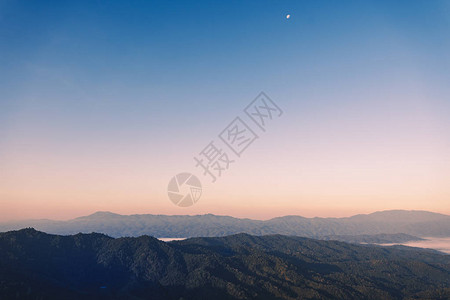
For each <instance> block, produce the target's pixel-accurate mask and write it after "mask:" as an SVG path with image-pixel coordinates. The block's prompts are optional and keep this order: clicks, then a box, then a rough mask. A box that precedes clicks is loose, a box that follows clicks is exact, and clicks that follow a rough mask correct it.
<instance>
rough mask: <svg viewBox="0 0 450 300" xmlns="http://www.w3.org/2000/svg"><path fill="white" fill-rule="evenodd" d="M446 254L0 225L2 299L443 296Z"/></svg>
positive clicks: (448, 292) (447, 292)
mask: <svg viewBox="0 0 450 300" xmlns="http://www.w3.org/2000/svg"><path fill="white" fill-rule="evenodd" d="M449 286H450V256H448V255H443V254H439V253H438V252H436V253H433V252H430V251H422V250H419V249H415V248H406V247H405V248H404V250H400V249H396V248H393V247H378V246H363V245H353V244H347V243H343V242H338V241H320V240H313V239H308V238H301V237H289V236H282V235H269V236H251V235H248V234H237V235H232V236H226V237H216V238H192V239H187V240H184V241H177V242H170V243H165V242H162V241H159V240H158V239H156V238H153V237H150V236H141V237H136V238H117V239H114V238H111V237H108V236H106V235H103V234H97V233H92V234H76V235H72V236H59V235H50V234H46V233H43V232H39V231H36V230H34V229H23V230H20V231H12V232H6V233H1V234H0V299H336V298H340V299H400V298H424V299H448V298H449V297H450V288H449Z"/></svg>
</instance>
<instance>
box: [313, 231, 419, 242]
mask: <svg viewBox="0 0 450 300" xmlns="http://www.w3.org/2000/svg"><path fill="white" fill-rule="evenodd" d="M321 239H323V240H333V241H342V242H347V243H355V244H391V243H406V242H411V241H423V240H424V239H422V238H419V237H416V236H413V235H409V234H404V233H395V234H386V233H380V234H361V235H329V236H324V237H321Z"/></svg>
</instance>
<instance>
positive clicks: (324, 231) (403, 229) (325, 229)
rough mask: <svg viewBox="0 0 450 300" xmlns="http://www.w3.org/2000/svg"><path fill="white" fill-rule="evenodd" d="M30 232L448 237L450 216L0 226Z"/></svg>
mask: <svg viewBox="0 0 450 300" xmlns="http://www.w3.org/2000/svg"><path fill="white" fill-rule="evenodd" d="M26 227H34V228H36V229H38V230H41V231H44V232H47V233H54V234H63V235H67V234H75V233H78V232H84V233H89V232H101V233H105V234H107V235H109V236H113V237H121V236H140V235H152V236H156V237H173V238H187V237H196V236H225V235H231V234H235V233H241V232H244V233H249V234H253V235H264V234H284V235H297V236H306V237H316V238H317V237H324V236H333V235H341V236H343V235H374V234H399V233H403V234H408V235H412V236H416V237H430V236H434V237H450V216H449V215H444V214H439V213H433V212H428V211H414V210H413V211H402V210H388V211H379V212H374V213H371V214H359V215H355V216H351V217H345V218H306V217H302V216H295V215H290V216H289V215H288V216H283V217H276V218H272V219H269V220H253V219H248V218H246V219H241V218H235V217H231V216H223V215H213V214H204V215H153V214H133V215H120V214H115V213H112V212H107V211H99V212H95V213H93V214H90V215H87V216H82V217H78V218H75V219H70V220H67V221H53V220H28V221H26V220H25V221H16V222H6V223H0V231H8V230H17V229H21V228H26Z"/></svg>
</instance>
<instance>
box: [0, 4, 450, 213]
mask: <svg viewBox="0 0 450 300" xmlns="http://www.w3.org/2000/svg"><path fill="white" fill-rule="evenodd" d="M287 14H290V16H291V17H290V18H289V19H287V18H286V15H287ZM449 36H450V2H448V1H395V3H392V1H195V2H194V1H108V2H106V1H105V2H101V1H12V0H6V1H5V0H0V221H7V220H16V219H28V218H50V219H69V218H74V217H78V216H81V215H87V214H91V213H93V212H95V211H112V212H116V213H121V214H147V213H148V214H177V215H178V214H189V215H193V214H204V213H213V214H220V215H232V216H236V217H248V218H254V219H268V218H271V217H276V216H281V215H302V216H307V217H314V216H321V217H330V216H333V217H342V216H350V215H353V214H358V213H370V212H373V211H378V210H387V209H417V210H429V211H434V212H440V213H445V214H450V184H449V183H450V117H449V116H450V84H449V83H450V39H449ZM261 91H264V92H265V93H266V94H267V95H268V96H269V97H270V98H271V99H272V100H273V101H274V102H275V103H276V104H277V105H278V106H279V107H280V108H281V109H282V110H283V114H282V115H281V116H280V117H276V118H274V119H273V120H271V122H270V124H268V126H267V130H266V131H265V132H262V131H261V130H260V129H259V128H257V127H255V124H254V123H252V121H251V120H250V119H248V118H247V119H246V115H245V113H244V111H243V110H244V108H245V107H246V106H247V105H248V104H249V103H250V102H251V101H252V100H253V99H255V97H256V96H257V95H258V94H259V93H260V92H261ZM238 116H239V117H241V118H242V120H243V121H245V122H246V124H248V125H249V126H252V128H253V129H254V131H255V133H256V134H257V135H258V137H259V138H258V139H256V140H255V142H254V143H252V144H251V145H250V146H249V147H248V148H247V149H246V150H245V152H244V153H243V154H242V155H241V156H240V157H233V156H232V154H233V153H232V152H230V150H229V149H227V148H226V147H227V146H226V145H224V144H220V139H219V138H218V135H219V134H220V133H221V132H222V131H223V130H224V129H225V128H226V127H227V125H228V124H229V123H230V122H231V121H232V120H233V119H234V118H235V117H238ZM258 130H259V131H258ZM211 141H214V142H216V144H217V145H218V146H220V147H221V149H222V150H223V151H224V152H228V154H229V155H230V157H232V158H233V159H235V162H234V163H232V164H230V166H229V169H228V170H225V171H224V172H223V173H222V174H221V176H220V178H218V179H217V181H216V182H214V183H213V182H211V179H210V177H208V176H205V175H204V174H203V172H202V169H201V168H199V167H196V165H195V161H194V157H196V156H198V155H199V153H200V152H201V151H202V150H203V149H204V148H205V147H206V146H207V145H208V144H209V143H210V142H211ZM182 172H189V173H192V174H194V175H195V176H197V177H198V178H199V180H200V181H201V183H202V195H201V198H200V200H199V201H198V202H197V203H195V204H194V205H192V206H190V207H179V206H176V205H174V204H173V203H172V202H171V201H170V200H169V198H168V194H167V185H168V183H169V181H170V179H171V178H172V177H173V176H174V175H176V174H178V173H182Z"/></svg>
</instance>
